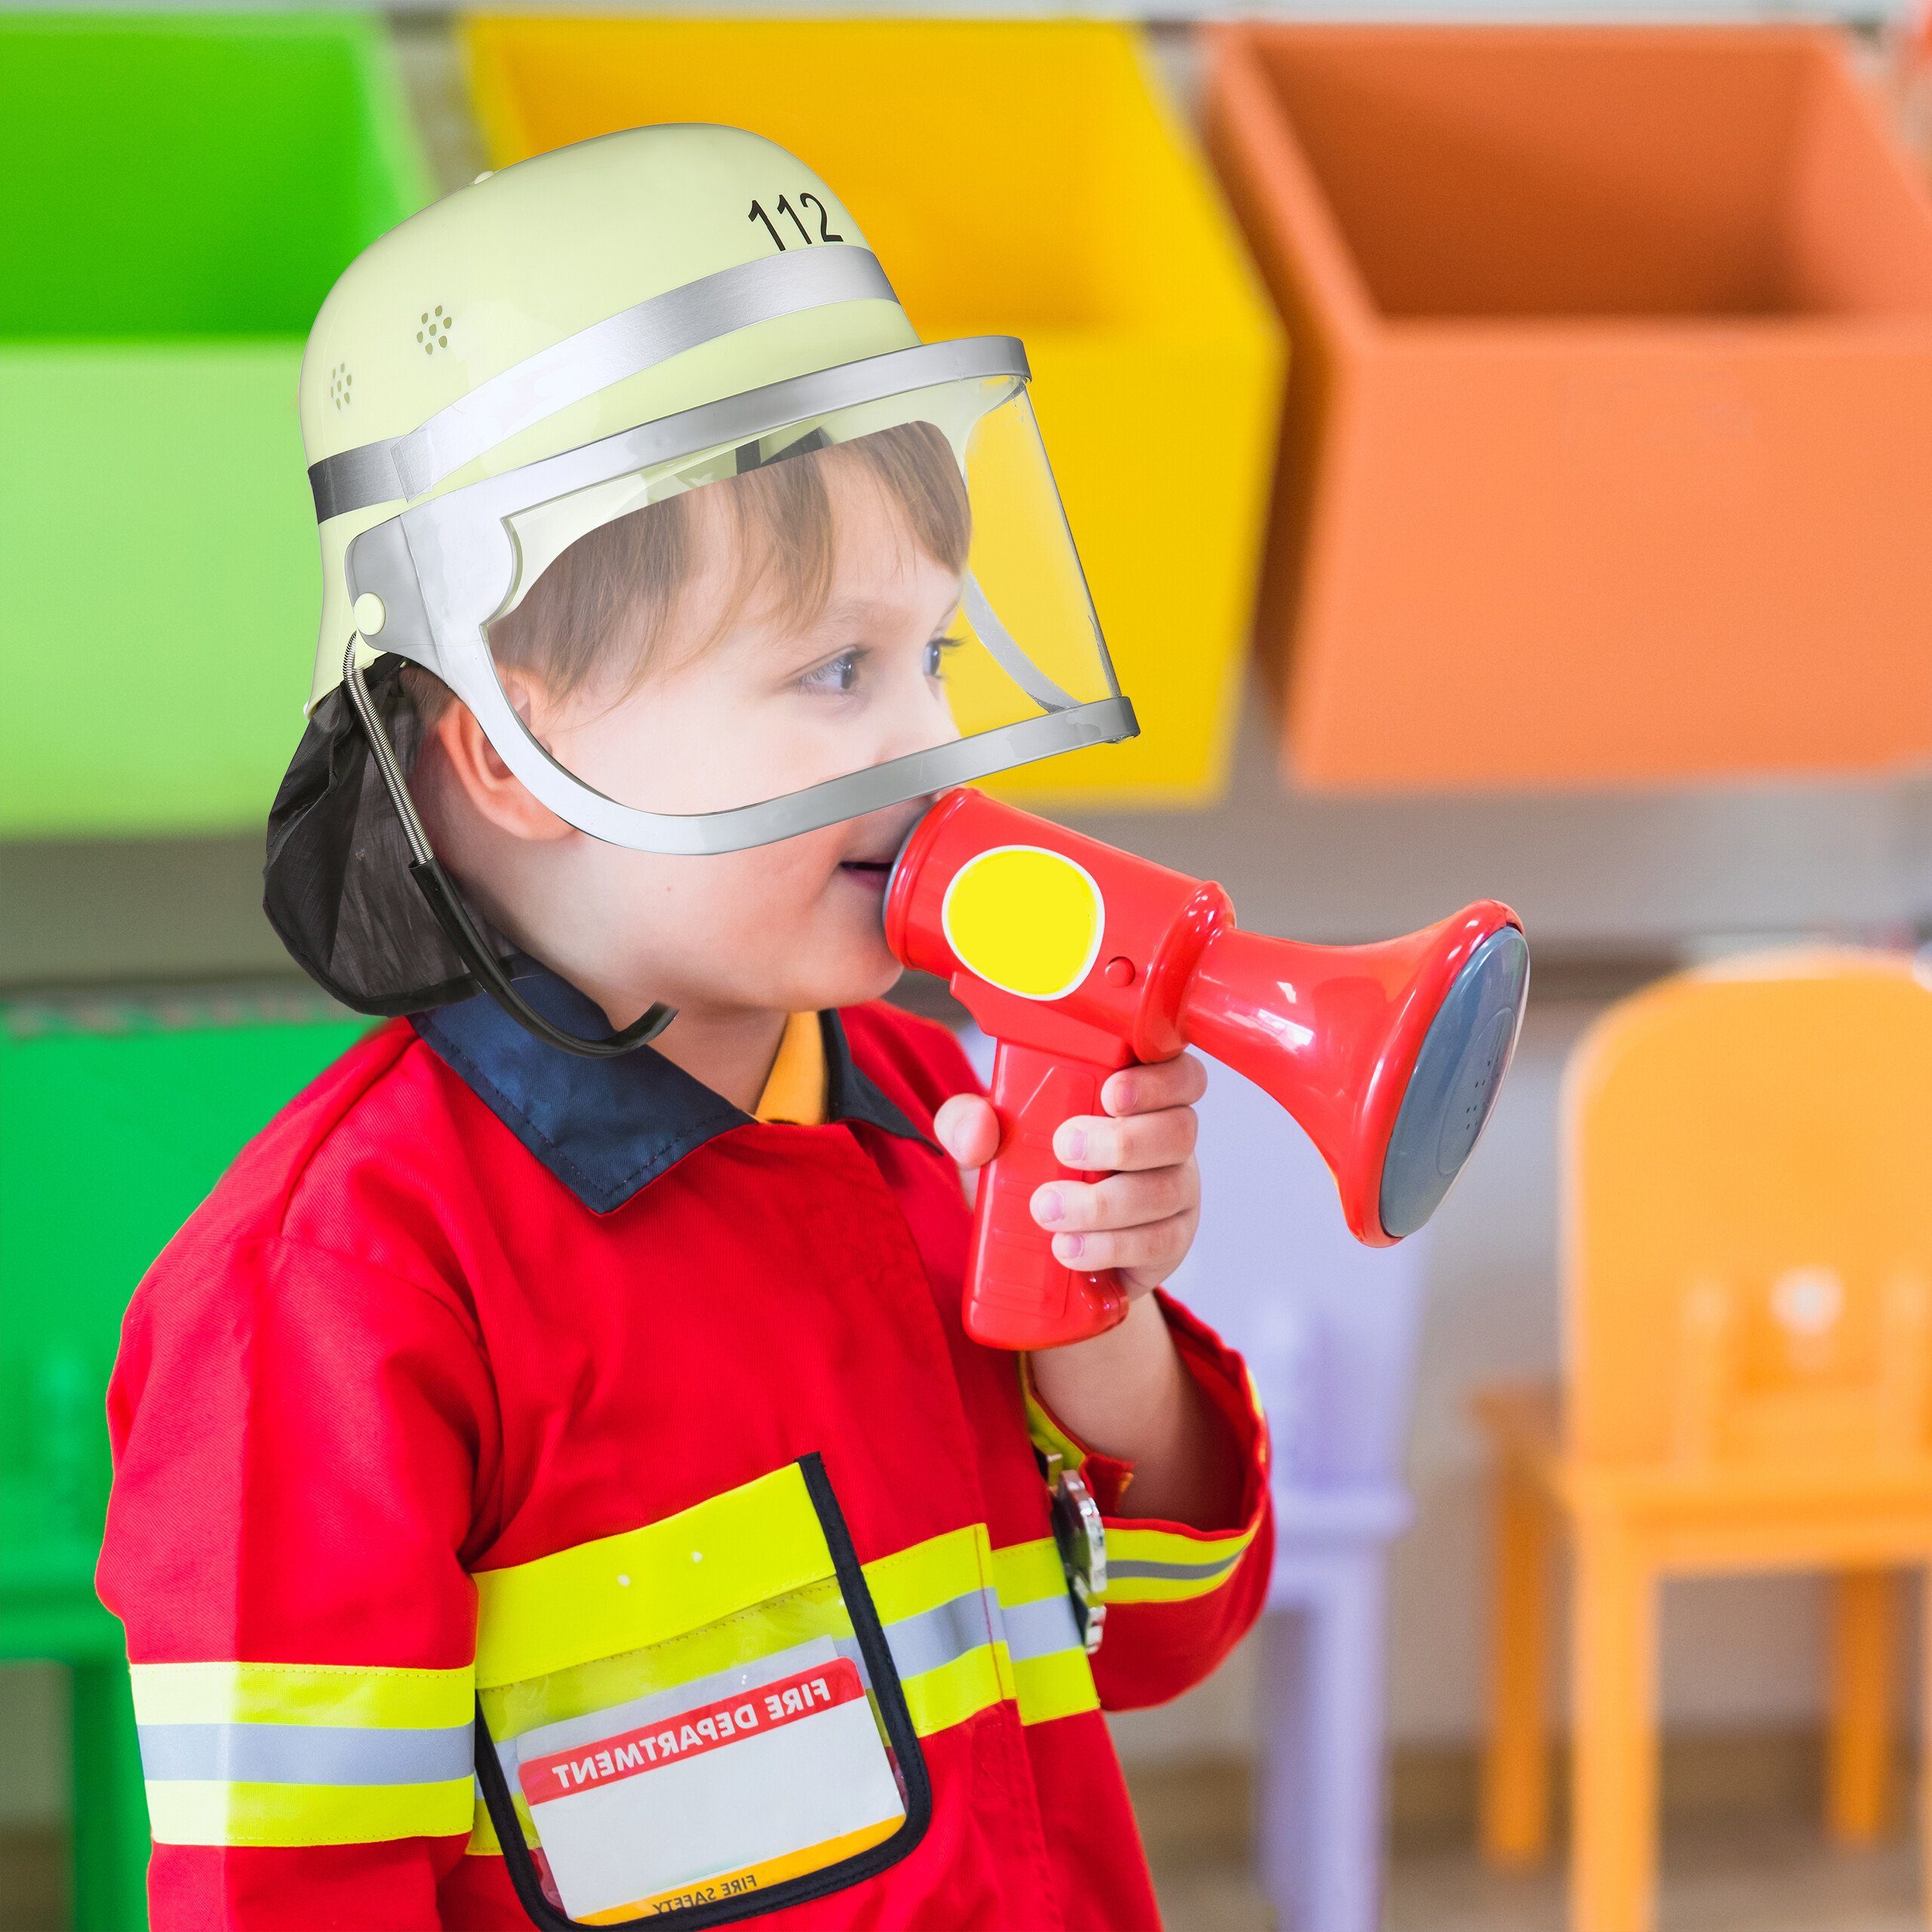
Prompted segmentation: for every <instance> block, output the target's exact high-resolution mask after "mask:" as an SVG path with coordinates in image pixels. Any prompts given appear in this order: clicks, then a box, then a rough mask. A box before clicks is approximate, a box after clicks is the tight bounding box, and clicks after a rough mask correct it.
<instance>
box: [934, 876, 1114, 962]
mask: <svg viewBox="0 0 1932 1932" xmlns="http://www.w3.org/2000/svg"><path fill="white" fill-rule="evenodd" d="M940 925H941V926H942V927H943V929H944V931H945V933H946V943H948V944H949V946H951V947H952V950H953V954H954V955H955V958H958V961H959V963H960V964H961V965H962V966H964V968H966V970H967V971H968V972H969V973H973V974H977V975H978V977H980V978H981V979H983V980H985V981H986V983H987V984H988V985H989V986H998V987H999V988H1000V989H1001V990H1002V991H1003V992H1009V993H1017V994H1019V995H1020V997H1021V998H1023V999H1058V998H1061V997H1062V995H1064V994H1066V993H1070V992H1072V990H1073V989H1074V988H1075V986H1078V985H1079V983H1080V982H1081V980H1084V978H1086V977H1087V974H1088V969H1089V968H1091V966H1092V965H1093V964H1094V955H1095V954H1097V952H1099V951H1100V934H1101V932H1102V930H1103V928H1104V927H1105V925H1106V901H1105V900H1103V899H1102V897H1100V887H1099V886H1098V885H1097V884H1095V883H1094V875H1093V874H1092V873H1091V872H1088V869H1087V868H1086V867H1085V866H1081V865H1076V864H1075V863H1074V861H1073V860H1071V859H1069V858H1067V857H1065V856H1064V855H1063V854H1060V853H1058V852H1049V851H1047V850H1045V848H1044V847H1041V846H1038V845H997V846H995V847H994V848H993V849H992V851H989V852H982V853H980V854H978V856H977V857H974V858H971V859H969V860H968V861H967V862H966V863H965V864H964V865H963V866H961V867H960V868H959V869H958V872H955V874H954V875H953V878H952V884H950V885H949V886H948V887H947V888H946V897H945V900H944V901H943V903H942V904H941V905H940Z"/></svg>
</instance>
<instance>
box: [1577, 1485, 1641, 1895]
mask: <svg viewBox="0 0 1932 1932" xmlns="http://www.w3.org/2000/svg"><path fill="white" fill-rule="evenodd" d="M1573 1623H1574V1663H1573V1669H1572V1672H1571V1681H1572V1693H1571V1694H1572V1700H1573V1708H1572V1713H1571V1724H1572V1727H1573V1728H1572V1735H1571V1762H1572V1766H1573V1776H1572V1780H1571V1789H1572V1813H1573V1818H1574V1823H1573V1826H1572V1844H1571V1862H1570V1932H1651V1926H1652V1924H1653V1922H1654V1915H1655V1911H1656V1904H1657V1897H1656V1894H1657V1605H1656V1580H1655V1578H1654V1575H1653V1574H1651V1571H1650V1570H1649V1568H1648V1567H1647V1565H1646V1564H1644V1562H1643V1561H1642V1560H1641V1558H1640V1557H1639V1556H1638V1553H1637V1552H1636V1551H1635V1549H1634V1548H1633V1547H1632V1544H1631V1542H1630V1540H1629V1537H1627V1536H1626V1534H1623V1531H1621V1530H1620V1528H1619V1527H1616V1526H1614V1525H1609V1524H1602V1523H1593V1524H1580V1525H1579V1527H1578V1532H1577V1583H1576V1607H1575V1610H1574V1615H1573Z"/></svg>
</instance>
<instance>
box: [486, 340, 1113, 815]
mask: <svg viewBox="0 0 1932 1932" xmlns="http://www.w3.org/2000/svg"><path fill="white" fill-rule="evenodd" d="M503 525H504V527H505V528H506V530H507V531H508V534H509V537H510V538H511V540H512V548H513V554H514V564H513V570H512V581H511V583H510V584H509V589H508V591H507V593H506V595H505V596H504V597H503V599H502V601H500V604H499V605H498V607H497V609H496V611H495V612H494V614H493V615H492V616H491V617H490V618H489V619H488V621H487V623H485V626H484V635H485V640H486V641H487V644H488V675H489V677H490V678H491V680H492V681H493V682H494V691H493V692H491V693H489V694H486V695H488V696H491V697H495V698H498V699H500V700H501V701H500V703H490V704H488V705H487V706H475V707H474V708H476V709H478V711H479V715H481V717H482V718H483V721H484V723H485V727H486V728H487V729H488V730H489V731H490V733H491V737H492V738H493V740H496V741H497V748H498V749H499V750H500V751H501V752H503V755H504V756H505V757H506V759H507V760H508V761H509V763H510V764H511V765H512V768H513V769H519V770H523V769H526V768H528V764H529V761H531V759H532V758H540V759H541V761H542V763H543V766H544V767H545V768H547V771H546V772H545V773H543V774H540V775H542V776H544V777H550V782H549V783H548V784H546V785H545V786H540V788H539V789H540V791H541V792H544V793H546V795H547V801H548V802H550V803H551V804H552V805H553V806H554V807H555V809H557V810H558V811H559V812H560V813H561V815H562V816H563V817H565V818H566V819H568V820H570V821H571V823H575V824H579V825H580V826H583V828H584V829H586V830H589V831H592V832H596V833H598V835H600V836H604V837H608V838H614V839H615V840H616V841H617V842H620V843H623V844H635V845H642V846H645V847H656V848H660V849H666V850H679V849H685V850H706V849H712V850H722V849H728V848H731V847H732V846H736V845H741V844H755V843H761V842H764V841H767V840H768V839H771V838H782V837H784V836H786V835H789V834H790V833H792V832H798V831H803V830H806V829H811V827H813V826H817V825H822V824H825V823H831V822H832V821H834V820H837V819H839V818H842V817H850V816H853V815H854V814H857V813H858V812H861V811H869V810H873V809H876V808H878V807H879V806H881V805H883V804H889V803H893V802H896V801H900V800H903V799H906V798H914V797H917V796H918V795H921V794H922V793H924V792H928V791H931V790H933V789H937V787H938V786H941V785H944V784H948V783H954V782H956V781H957V780H960V779H962V778H971V777H980V776H983V775H984V774H986V773H987V772H989V771H998V770H1000V769H1002V768H1005V767H1008V766H1010V765H1013V764H1020V763H1023V762H1026V761H1028V760H1029V759H1031V758H1037V757H1041V756H1044V755H1048V754H1049V753H1050V752H1053V751H1057V750H1060V749H1066V748H1067V747H1068V746H1070V745H1072V744H1074V743H1091V742H1094V741H1095V740H1097V739H1100V738H1104V737H1121V736H1125V735H1128V733H1129V732H1131V729H1132V724H1131V712H1127V709H1126V707H1125V706H1124V704H1122V703H1121V700H1120V694H1119V688H1118V685H1117V684H1116V683H1115V679H1114V676H1113V672H1112V666H1111V664H1110V663H1109V660H1108V657H1107V652H1106V645H1105V644H1104V643H1103V641H1102V638H1101V635H1100V626H1099V624H1098V623H1097V620H1096V619H1095V617H1094V610H1093V606H1092V604H1091V601H1090V599H1089V598H1088V592H1087V587H1086V584H1085V582H1084V578H1083V577H1082V575H1081V569H1080V565H1079V561H1078V557H1077V556H1076V555H1075V551H1074V548H1073V544H1072V539H1071V537H1070V536H1069V533H1068V531H1067V526H1066V518H1065V516H1064V514H1063V512H1062V510H1061V508H1060V498H1059V494H1058V492H1057V490H1056V489H1055V487H1054V480H1053V475H1052V472H1051V469H1050V468H1049V466H1048V462H1047V459H1046V454H1045V451H1044V449H1043V448H1042V447H1041V441H1040V438H1039V433H1038V429H1037V427H1036V426H1035V423H1034V419H1033V415H1032V409H1031V408H1030V406H1029V403H1028V401H1027V398H1026V389H1025V386H1024V384H1023V382H1022V381H1021V380H1020V378H1019V377H1016V376H1013V375H1008V374H1001V375H995V376H983V377H955V378H954V379H952V380H948V381H946V382H943V383H935V384H934V385H932V386H930V387H928V388H924V389H915V390H911V391H909V392H903V393H900V394H897V395H891V396H888V397H884V398H878V399H875V400H872V401H865V402H860V403H856V404H851V405H848V406H845V407H844V408H838V409H835V410H832V411H827V412H826V413H824V414H819V415H817V416H812V417H803V418H801V419H798V420H792V421H790V422H787V423H781V424H778V425H776V426H773V427H772V428H771V429H768V430H765V431H764V432H761V433H759V434H758V435H755V436H752V437H749V438H740V439H738V440H736V441H732V442H730V443H728V444H721V445H716V446H714V447H712V448H706V449H703V450H701V451H696V452H693V453H691V454H684V455H681V456H678V457H672V458H669V459H666V460H663V461H660V462H658V463H654V464H651V465H650V466H648V467H644V468H640V469H635V470H632V471H630V472H627V473H626V474H623V475H618V476H616V477H613V478H607V479H605V480H603V481H598V482H597V483H595V484H592V485H589V486H588V487H586V488H580V489H577V490H575V491H571V493H569V494H564V495H560V496H557V497H553V498H551V499H550V500H546V501H543V502H540V503H534V504H531V505H528V506H524V507H521V508H518V509H512V510H509V511H508V512H506V513H505V514H504V515H503ZM1096 708H1097V709H1096ZM1123 715H1124V716H1125V718H1126V724H1125V728H1124V729H1122V728H1121V727H1120V723H1119V721H1120V719H1121V717H1122V716H1123ZM506 735H507V736H509V737H512V738H515V737H521V739H523V740H525V741H526V742H525V743H522V744H520V745H513V744H512V743H506V742H503V740H504V739H505V737H506ZM551 774H555V777H561V779H563V780H566V781H568V782H567V783H565V784H562V785H561V786H560V785H558V784H557V783H555V777H551ZM788 801H789V803H788ZM611 804H614V805H615V806H617V807H618V808H622V811H621V812H620V813H619V814H611V812H609V811H608V810H605V809H602V808H601V807H603V806H608V805H611ZM761 808H762V809H761ZM626 814H649V815H651V816H652V817H658V818H664V819H670V820H682V821H685V822H687V826H688V831H687V832H685V833H681V834H677V835H667V834H666V829H665V828H663V827H656V828H654V827H653V826H651V825H650V824H649V823H645V822H643V821H641V820H633V819H629V818H627V817H626ZM718 814H726V815H731V817H730V818H729V820H720V819H718V818H717V817H715V815H718ZM706 820H709V821H710V827H709V831H708V832H706V831H704V830H703V829H700V828H701V824H702V822H703V821H706Z"/></svg>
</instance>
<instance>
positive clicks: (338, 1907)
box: [97, 1237, 494, 1932]
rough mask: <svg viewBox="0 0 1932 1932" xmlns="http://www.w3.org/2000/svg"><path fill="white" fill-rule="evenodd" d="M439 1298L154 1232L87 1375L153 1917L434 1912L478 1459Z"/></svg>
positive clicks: (456, 1855) (485, 1449) (456, 1753)
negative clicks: (101, 1380) (109, 1356)
mask: <svg viewBox="0 0 1932 1932" xmlns="http://www.w3.org/2000/svg"><path fill="white" fill-rule="evenodd" d="M108 1419H109V1432H110V1435H111V1438H112V1445H113V1451H114V1462H115V1472H114V1487H113V1491H112V1497H111V1498H110V1501H109V1508H108V1516H107V1528H106V1539H105V1541H104V1543H103V1549H102V1555H101V1561H100V1571H99V1574H98V1577H97V1582H98V1586H99V1589H100V1595H101V1598H102V1600H103V1602H105V1603H106V1605H107V1607H108V1608H109V1610H111V1611H113V1612H114V1614H115V1615H116V1616H117V1617H119V1618H120V1619H121V1620H122V1623H124V1624H125V1626H126V1628H127V1633H128V1657H129V1660H130V1662H131V1665H132V1669H133V1677H134V1709H135V1716H136V1718H137V1721H138V1723H139V1725H140V1739H141V1755H142V1765H143V1774H144V1776H145V1777H146V1786H147V1798H148V1810H149V1823H150V1826H151V1828H152V1832H153V1836H154V1852H153V1856H152V1860H151V1862H150V1864H149V1877H148V1888H149V1901H150V1907H151V1912H152V1926H153V1928H154V1932H216V1928H227V1927H233V1928H244V1927H245V1928H249V1932H257V1928H259V1932H269V1928H278V1929H279V1928H287V1929H288V1932H294V1928H295V1927H300V1928H301V1932H318V1928H321V1927H338V1926H339V1927H356V1928H359V1932H367V1928H368V1927H374V1926H381V1927H385V1928H387V1929H388V1932H417V1928H425V1927H435V1926H436V1925H438V1923H439V1920H438V1912H437V1905H436V1891H437V1883H438V1878H439V1876H440V1875H441V1874H443V1873H444V1872H447V1871H448V1870H449V1869H451V1867H452V1866H454V1863H455V1862H456V1861H457V1860H459V1859H460V1857H462V1856H463V1847H464V1844H465V1843H466V1841H467V1840H468V1838H469V1832H470V1827H471V1823H472V1816H473V1786H472V1776H471V1764H472V1720H473V1717H474V1712H475V1689H474V1678H475V1669H474V1664H475V1621H476V1614H475V1589H474V1587H473V1586H472V1583H471V1582H470V1580H469V1576H468V1574H467V1573H466V1571H465V1568H464V1567H463V1561H462V1552H463V1547H464V1546H465V1544H466V1541H467V1540H468V1538H469V1535H470V1530H471V1524H472V1521H473V1520H474V1519H475V1514H476V1509H475V1499H476V1497H478V1495H480V1494H485V1493H486V1491H487V1488H488V1484H489V1482H490V1481H491V1479H492V1475H493V1470H494V1405H493V1403H492V1400H491V1390H490V1385H489V1381H488V1374H487V1371H486V1370H485V1365H484V1361H483V1358H482V1355H481V1349H480V1347H479V1346H478V1340H477V1337H475V1334H474V1333H473V1331H472V1327H471V1326H470V1324H469V1319H468V1318H467V1316H466V1314H465V1312H463V1309H461V1308H460V1306H458V1305H457V1303H455V1301H454V1299H453V1298H445V1296H444V1295H443V1294H441V1293H438V1292H435V1291H432V1290H430V1289H429V1288H426V1287H422V1286H420V1285H417V1284H414V1283H412V1282H409V1281H403V1280H401V1279H398V1278H394V1277H392V1276H389V1275H385V1274H383V1273H382V1272H380V1270H377V1269H372V1268H370V1267H368V1266H365V1265H364V1264H362V1263H359V1262H356V1261H355V1260H351V1259H349V1258H348V1257H344V1256H341V1255H337V1254H331V1253H329V1252H327V1251H323V1250H321V1249H318V1248H315V1247H307V1246H305V1245H303V1244H300V1243H298V1242H294V1241H288V1240H286V1239H284V1238H280V1237H274V1238H263V1239H260V1240H255V1241H240V1242H229V1243H224V1244H213V1243H211V1244H205V1245H204V1246H203V1247H201V1248H199V1249H198V1250H196V1249H194V1248H188V1249H186V1250H185V1251H183V1250H174V1249H171V1251H169V1252H168V1254H165V1255H164V1256H163V1257H162V1260H161V1261H160V1262H159V1263H157V1264H156V1266H155V1269H154V1270H153V1271H152V1272H151V1273H150V1275H149V1277H148V1278H147V1280H146V1281H144V1282H143V1284H142V1287H141V1288H140V1291H139V1292H138V1293H137V1295H136V1297H135V1300H134V1304H133V1306H132V1307H131V1309H130V1311H129V1314H128V1320H127V1322H126V1324H125V1327H124V1329H123V1332H122V1347H121V1353H120V1357H119V1359H118V1361H117V1363H116V1364H115V1373H114V1377H113V1380H112V1383H111V1385H110V1387H109V1394H108Z"/></svg>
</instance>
